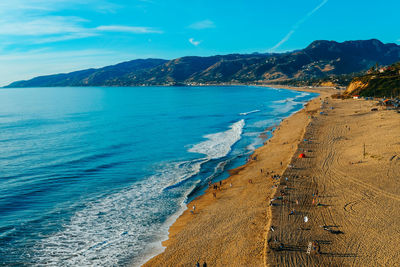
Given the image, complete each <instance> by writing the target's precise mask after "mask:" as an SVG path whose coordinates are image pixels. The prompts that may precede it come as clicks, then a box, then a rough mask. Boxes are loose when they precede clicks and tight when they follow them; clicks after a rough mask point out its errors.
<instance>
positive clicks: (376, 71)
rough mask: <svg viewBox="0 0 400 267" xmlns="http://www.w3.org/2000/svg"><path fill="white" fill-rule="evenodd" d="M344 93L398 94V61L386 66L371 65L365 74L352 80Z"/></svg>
mask: <svg viewBox="0 0 400 267" xmlns="http://www.w3.org/2000/svg"><path fill="white" fill-rule="evenodd" d="M345 95H360V96H372V97H395V96H400V62H397V63H395V64H392V65H390V66H386V67H378V66H377V67H372V68H371V69H370V70H369V71H368V73H367V74H365V75H362V76H359V77H356V78H354V79H353V80H352V82H351V83H350V84H349V86H348V87H347V89H346V91H345Z"/></svg>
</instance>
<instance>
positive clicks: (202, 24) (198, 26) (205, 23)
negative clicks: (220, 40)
mask: <svg viewBox="0 0 400 267" xmlns="http://www.w3.org/2000/svg"><path fill="white" fill-rule="evenodd" d="M189 28H191V29H195V30H203V29H210V28H215V24H214V22H213V21H211V20H209V19H206V20H202V21H198V22H196V23H193V24H191V25H189Z"/></svg>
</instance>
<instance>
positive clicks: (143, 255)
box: [0, 86, 316, 266]
mask: <svg viewBox="0 0 400 267" xmlns="http://www.w3.org/2000/svg"><path fill="white" fill-rule="evenodd" d="M315 96H316V94H313V93H306V92H296V91H290V90H284V89H273V88H266V87H255V86H218V87H85V88H77V87H72V88H21V89H1V90H0V265H18V266H43V265H46V266H128V265H132V264H133V265H134V266H136V265H140V264H142V263H144V262H145V261H146V260H147V259H148V258H149V257H151V256H154V255H155V254H157V253H159V252H161V251H162V250H163V249H162V246H161V241H163V240H165V239H166V238H167V234H168V228H169V226H170V225H171V224H172V223H173V222H174V221H175V219H176V218H177V217H178V216H179V215H180V214H181V213H182V212H183V211H184V209H185V204H186V203H187V202H188V201H190V200H191V199H193V198H194V197H196V196H198V195H200V194H201V193H202V192H204V190H205V188H206V187H207V185H208V182H209V181H212V182H217V181H220V180H221V179H225V178H226V177H228V173H227V170H229V169H232V168H234V167H237V166H240V165H243V164H244V163H245V162H246V159H247V158H248V156H249V155H250V154H251V153H252V151H254V149H255V148H257V147H259V146H261V145H262V144H263V142H265V139H262V138H261V137H260V134H261V133H263V132H264V131H265V129H267V128H269V127H272V128H273V126H276V125H277V124H279V123H280V121H281V120H282V119H284V118H286V117H288V116H289V115H291V114H292V113H294V112H296V111H298V110H300V109H301V108H302V107H303V105H304V103H305V102H306V101H308V100H309V99H311V98H313V97H315ZM266 136H271V131H267V132H266Z"/></svg>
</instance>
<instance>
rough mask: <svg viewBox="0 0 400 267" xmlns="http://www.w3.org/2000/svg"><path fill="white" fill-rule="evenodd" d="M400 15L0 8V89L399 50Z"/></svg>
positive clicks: (14, 4)
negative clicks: (177, 65) (307, 54)
mask: <svg viewBox="0 0 400 267" xmlns="http://www.w3.org/2000/svg"><path fill="white" fill-rule="evenodd" d="M382 3H384V4H382ZM399 10H400V1H399V0H386V1H383V2H377V1H372V0H364V1H361V0H351V1H348V0H302V1H299V0H286V1H276V0H275V1H270V0H230V1H225V0H124V1H123V0H13V1H6V0H4V1H3V0H2V1H1V2H0V85H6V84H7V83H9V82H12V81H15V80H20V79H28V78H32V77H35V76H37V75H44V74H53V73H59V72H69V71H74V70H79V69H84V68H89V67H101V66H105V65H110V64H115V63H119V62H122V61H127V60H131V59H136V58H148V57H156V58H165V59H172V58H176V57H181V56H186V55H199V56H207V55H215V54H228V53H252V52H256V51H257V52H269V51H274V52H282V51H288V50H294V49H300V48H304V47H305V46H307V45H308V44H309V43H311V42H312V41H313V40H320V39H325V40H335V41H345V40H358V39H371V38H378V39H380V40H381V41H383V42H385V43H386V42H394V43H397V44H399V43H400V21H399V19H398V12H399Z"/></svg>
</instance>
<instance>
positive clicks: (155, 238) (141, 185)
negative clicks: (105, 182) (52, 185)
mask: <svg viewBox="0 0 400 267" xmlns="http://www.w3.org/2000/svg"><path fill="white" fill-rule="evenodd" d="M177 166H180V165H179V164H170V165H166V166H164V168H163V170H162V171H161V172H160V173H158V174H157V175H154V176H151V177H149V178H147V179H145V180H141V181H139V182H137V183H136V184H134V185H132V187H130V188H128V189H125V190H122V191H120V192H117V193H114V194H111V195H107V196H105V197H101V198H99V199H96V200H93V201H90V202H88V203H86V204H85V207H84V208H83V209H81V210H79V211H77V212H76V213H75V214H74V215H73V216H72V217H71V219H70V220H69V222H67V223H66V224H65V225H63V229H62V230H60V231H59V232H56V233H54V234H52V235H51V236H49V237H47V238H45V239H42V240H40V241H39V242H38V243H37V244H36V246H35V248H34V259H35V262H36V263H37V265H39V266H41V265H46V266H120V265H126V264H133V265H135V266H139V265H140V264H143V263H144V262H145V261H147V260H148V259H149V258H151V257H153V256H155V255H157V254H159V253H161V252H162V251H163V250H164V248H163V247H162V245H161V242H162V241H163V240H166V239H167V238H168V229H169V227H170V225H171V224H172V223H173V222H174V221H175V220H176V218H177V217H179V216H180V214H182V212H183V211H184V210H185V209H186V205H185V204H184V203H185V200H186V196H187V194H189V192H191V191H192V190H193V187H192V188H189V189H188V190H186V192H184V194H183V196H182V197H180V198H179V199H172V200H171V199H170V198H160V192H161V191H162V189H163V188H165V187H166V186H167V185H168V184H169V183H170V182H171V181H173V180H174V179H175V178H176V177H184V175H183V172H185V171H187V173H186V175H192V174H193V172H195V171H197V170H196V168H193V169H190V168H189V167H188V168H183V169H181V168H180V167H177ZM192 171H193V172H192ZM179 203H180V208H178V210H177V211H176V212H175V214H173V215H172V217H169V219H167V221H166V222H161V221H160V220H159V216H160V213H163V212H164V211H166V210H169V209H170V208H171V207H172V206H175V207H176V205H177V204H178V205H179ZM132 256H133V257H134V259H133V262H132V263H131V261H132V259H131V257H132Z"/></svg>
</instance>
